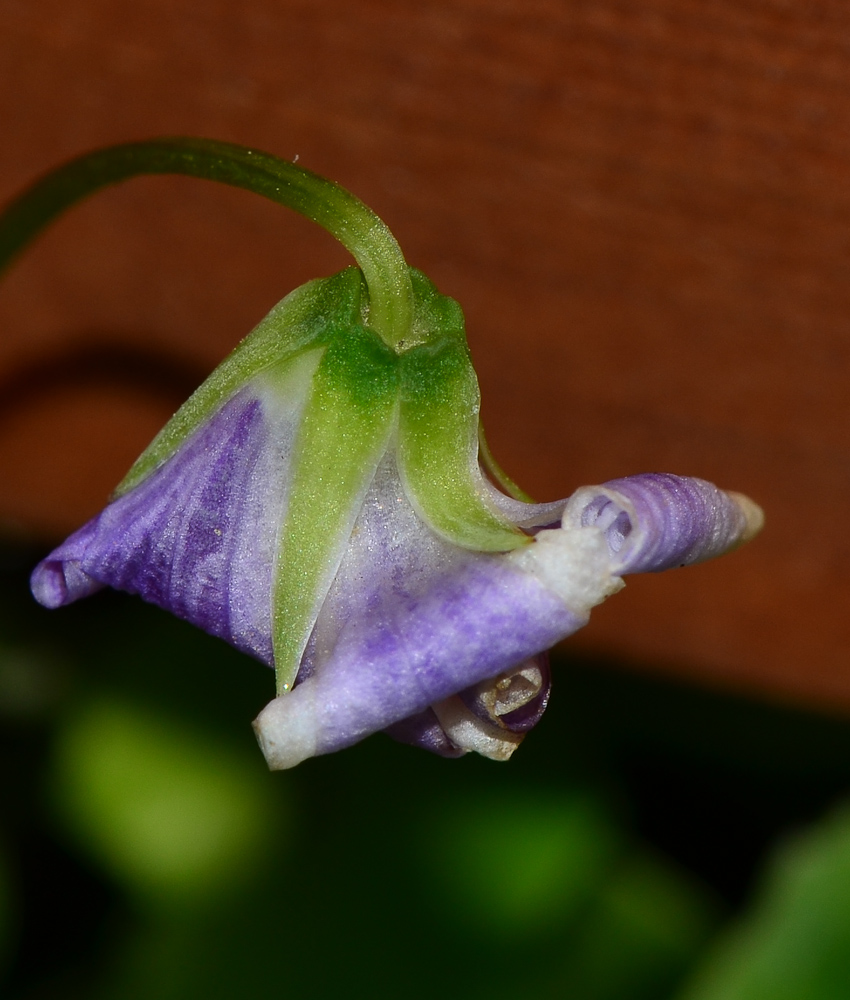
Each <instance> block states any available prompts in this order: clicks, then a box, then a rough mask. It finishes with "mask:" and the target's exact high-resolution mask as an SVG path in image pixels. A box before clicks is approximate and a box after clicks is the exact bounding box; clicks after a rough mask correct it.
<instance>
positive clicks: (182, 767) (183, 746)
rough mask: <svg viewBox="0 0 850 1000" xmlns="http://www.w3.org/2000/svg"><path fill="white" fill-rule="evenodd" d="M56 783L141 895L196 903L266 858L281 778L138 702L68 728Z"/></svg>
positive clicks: (82, 837) (91, 705)
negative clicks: (273, 777) (276, 779)
mask: <svg viewBox="0 0 850 1000" xmlns="http://www.w3.org/2000/svg"><path fill="white" fill-rule="evenodd" d="M52 791H53V796H54V800H55V802H56V804H57V806H58V808H59V813H60V816H61V817H62V819H63V821H64V823H65V825H66V826H67V827H68V828H69V829H70V830H71V831H72V832H73V834H74V835H75V837H76V839H77V840H78V842H79V843H80V844H81V846H83V847H84V849H85V850H86V851H87V852H88V853H89V854H90V855H92V856H93V857H94V858H95V859H96V860H97V861H99V862H100V863H101V864H103V865H104V866H105V867H106V869H107V870H108V871H109V872H110V873H111V874H112V876H113V877H114V878H116V879H117V880H118V881H119V882H120V883H121V884H123V885H124V886H125V888H127V889H128V890H129V891H130V892H131V893H132V894H134V895H135V896H136V897H137V898H139V899H142V900H146V901H151V902H154V903H185V902H198V901H201V900H205V899H207V898H208V897H209V896H210V895H215V894H216V893H218V892H219V891H220V890H222V889H225V888H228V887H230V886H232V885H234V884H237V883H239V882H240V881H243V880H244V879H245V878H246V877H247V876H249V875H250V874H251V873H253V872H254V871H256V870H257V869H258V867H259V866H261V865H262V864H263V862H264V860H265V858H266V856H267V849H268V847H269V841H270V837H271V835H272V833H274V834H275V836H278V829H279V825H280V824H279V823H278V822H277V815H276V812H277V810H276V806H277V803H278V799H279V793H280V792H281V791H282V788H281V783H280V782H276V783H275V784H274V786H273V785H272V784H271V778H270V777H269V775H267V774H266V773H265V772H264V771H263V769H262V768H261V767H260V765H259V764H256V762H254V763H253V764H252V762H251V761H249V760H244V759H243V758H242V756H241V755H240V754H238V753H234V752H233V751H231V750H230V749H229V748H228V747H227V746H226V745H222V744H221V743H219V742H217V741H214V740H212V739H210V738H209V737H206V736H204V735H202V734H201V733H199V732H194V731H192V730H191V729H188V728H186V727H185V726H184V725H183V724H181V723H180V722H178V721H176V720H172V719H169V718H167V717H164V716H161V715H159V714H155V713H153V712H151V711H149V710H147V709H145V708H143V707H141V706H139V705H137V704H134V703H133V702H131V701H120V700H117V699H109V700H106V699H101V700H92V701H90V702H88V703H84V704H81V705H79V706H78V707H77V708H76V710H75V711H74V712H73V713H72V714H71V715H70V717H69V718H68V719H67V721H66V723H65V725H64V726H63V727H62V729H61V731H60V733H59V736H58V739H57V743H56V747H55V760H54V769H53V775H52Z"/></svg>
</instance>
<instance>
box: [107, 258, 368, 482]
mask: <svg viewBox="0 0 850 1000" xmlns="http://www.w3.org/2000/svg"><path fill="white" fill-rule="evenodd" d="M361 297H362V276H361V274H360V271H359V270H358V269H357V268H356V267H349V268H346V269H345V270H344V271H341V272H340V273H339V274H336V275H334V276H333V277H332V278H321V279H319V280H317V281H309V282H307V284H306V285H302V286H301V287H300V288H296V289H295V290H294V291H293V292H290V294H289V295H287V296H286V298H285V299H283V300H282V301H281V302H279V303H278V304H277V305H276V306H275V307H274V309H272V311H271V312H270V313H269V314H268V316H266V317H265V319H263V320H262V321H261V322H260V323H259V324H258V325H257V326H256V327H254V329H253V330H252V331H251V332H250V333H249V334H248V336H247V337H245V339H244V340H242V341H241V343H240V344H239V345H238V346H237V347H236V348H235V350H233V351H232V352H231V354H229V355H228V357H227V358H225V360H224V361H223V362H222V363H221V364H220V365H219V366H218V368H216V370H215V371H214V372H213V373H212V375H210V377H209V378H208V379H207V380H206V381H205V382H204V383H203V385H201V386H200V387H199V388H198V389H197V390H196V391H195V392H194V393H193V394H192V395H191V396H190V397H189V399H187V400H186V402H185V403H184V404H183V405H182V406H181V407H180V409H179V410H178V411H177V412H176V413H175V414H174V416H173V417H172V418H171V420H169V421H168V423H167V424H166V425H165V427H163V429H162V430H161V431H160V432H159V434H157V436H156V437H155V438H154V439H153V441H151V443H150V444H149V445H148V447H147V448H146V449H145V450H144V452H142V454H141V455H140V456H139V458H138V459H137V460H136V462H135V464H134V465H133V467H132V468H131V469H130V471H129V472H128V473H127V475H126V476H125V477H124V479H123V480H122V481H121V483H120V484H119V485H118V487H117V489H116V490H115V496H121V495H122V494H124V493H127V492H128V491H129V490H131V489H133V488H134V487H135V486H138V485H139V483H140V482H142V480H144V479H146V478H147V477H148V476H149V475H150V474H151V473H152V472H154V471H155V470H156V469H158V468H159V467H160V466H161V465H163V463H165V462H166V461H167V460H168V459H169V458H170V457H171V456H172V455H173V454H174V452H175V451H177V449H178V448H179V447H180V445H181V444H182V443H183V442H184V441H185V440H186V439H187V438H188V437H189V436H190V435H191V434H192V433H193V432H194V431H195V430H197V428H198V427H200V425H201V424H202V423H204V421H206V420H208V419H209V418H210V417H211V416H212V415H213V413H215V411H216V410H218V409H219V408H220V407H221V406H223V405H224V404H225V403H226V402H227V400H228V399H230V398H231V396H232V395H233V394H234V393H235V392H237V391H238V390H239V389H240V388H242V386H243V385H245V384H246V383H247V382H248V381H249V380H250V379H252V378H253V377H255V376H256V375H259V374H260V373H262V372H263V371H265V370H266V369H269V368H272V367H274V366H278V365H280V364H284V363H285V362H286V361H287V360H288V359H290V358H294V357H295V355H297V354H299V353H300V352H302V351H304V350H307V349H310V348H317V347H320V346H322V345H323V344H325V343H327V342H328V340H329V338H330V337H331V336H333V335H334V333H335V332H336V331H338V330H339V329H340V328H345V329H347V328H348V327H350V326H351V325H352V324H356V323H358V322H359V319H360V303H361Z"/></svg>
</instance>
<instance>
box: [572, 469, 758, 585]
mask: <svg viewBox="0 0 850 1000" xmlns="http://www.w3.org/2000/svg"><path fill="white" fill-rule="evenodd" d="M563 524H564V526H565V527H566V526H572V527H590V526H596V527H598V528H601V529H602V530H603V531H604V532H605V534H606V537H607V539H608V546H609V548H610V551H611V559H612V564H611V565H612V570H613V572H615V573H618V574H625V573H656V572H659V571H661V570H665V569H671V568H673V567H675V566H688V565H691V564H692V563H697V562H702V561H703V560H705V559H712V558H714V557H715V556H719V555H722V554H723V553H724V552H729V551H731V550H732V549H735V548H737V547H738V546H739V545H742V544H743V543H744V542H746V541H749V539H750V538H752V537H753V536H754V535H756V534H758V532H759V531H760V530H761V527H762V525H763V524H764V514H763V513H762V511H761V508H760V507H758V506H757V505H756V504H754V503H753V501H752V500H750V499H749V497H745V496H743V495H742V494H740V493H725V492H724V491H723V490H720V489H718V488H717V487H716V486H714V485H713V484H712V483H708V482H706V481H705V480H703V479H691V478H686V477H683V476H674V475H671V474H669V473H647V474H644V475H638V476H627V477H625V478H624V479H612V480H610V481H609V482H607V483H604V484H603V485H602V486H585V487H582V488H581V489H580V490H577V491H576V492H575V493H574V494H573V496H572V497H570V499H569V502H568V503H567V506H566V510H565V511H564V519H563Z"/></svg>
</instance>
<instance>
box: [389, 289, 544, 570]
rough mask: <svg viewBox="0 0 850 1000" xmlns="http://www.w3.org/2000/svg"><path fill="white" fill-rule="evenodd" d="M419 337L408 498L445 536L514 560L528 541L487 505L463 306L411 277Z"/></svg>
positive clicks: (410, 379)
mask: <svg viewBox="0 0 850 1000" xmlns="http://www.w3.org/2000/svg"><path fill="white" fill-rule="evenodd" d="M411 278H412V279H413V288H414V302H415V306H414V326H413V328H414V330H416V329H417V327H420V328H421V327H425V328H430V335H429V336H428V337H427V339H426V338H422V339H423V340H425V342H424V343H420V344H419V345H418V346H416V347H413V348H411V349H410V350H409V351H406V352H405V353H404V354H402V355H401V358H400V364H401V407H400V413H399V435H398V438H399V444H398V464H399V472H400V473H401V477H402V481H403V483H404V488H405V492H406V493H407V495H408V498H409V499H410V500H411V502H412V503H413V505H414V506H415V507H416V509H417V511H418V513H419V514H420V516H421V517H422V519H423V520H424V521H426V522H427V523H428V524H429V525H430V526H431V527H432V528H433V529H434V531H436V532H437V533H438V534H440V535H442V536H443V537H444V538H446V539H448V540H449V541H450V542H453V543H454V544H455V545H459V546H461V547H463V548H468V549H476V550H479V551H486V552H506V551H509V550H510V549H515V548H518V547H519V546H521V545H524V544H525V543H526V542H527V541H528V537H527V536H526V535H524V534H523V533H522V532H521V531H519V529H518V528H516V527H515V526H514V525H513V524H511V522H510V521H508V520H507V519H506V518H504V517H503V516H502V515H501V514H500V513H499V512H498V511H497V510H496V509H495V507H493V506H492V505H491V504H490V503H489V501H488V499H487V495H486V494H487V488H486V485H485V483H484V480H483V477H482V475H481V470H480V468H479V465H478V414H479V409H480V404H481V396H480V393H479V390H478V379H477V378H476V375H475V369H474V368H473V367H472V361H471V360H470V357H469V349H468V347H467V344H466V335H465V333H464V327H463V313H462V312H461V309H460V307H459V306H458V304H457V303H456V302H455V301H454V300H453V299H450V298H447V297H446V296H443V295H439V294H438V293H437V291H436V289H435V288H434V286H433V285H432V284H431V282H430V281H428V279H427V278H425V276H424V275H422V274H420V273H419V272H415V271H413V270H411Z"/></svg>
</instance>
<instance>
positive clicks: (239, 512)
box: [31, 351, 321, 665]
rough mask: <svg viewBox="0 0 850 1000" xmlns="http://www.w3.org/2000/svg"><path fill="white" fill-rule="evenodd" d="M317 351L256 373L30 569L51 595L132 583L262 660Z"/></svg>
mask: <svg viewBox="0 0 850 1000" xmlns="http://www.w3.org/2000/svg"><path fill="white" fill-rule="evenodd" d="M320 353H321V352H318V351H314V352H310V353H308V354H306V355H304V356H302V357H301V358H300V359H299V360H297V361H296V362H295V363H294V364H293V365H292V368H291V370H290V371H289V373H288V374H287V375H286V376H284V377H283V381H285V384H284V386H283V390H284V391H281V388H280V383H281V379H278V382H277V385H275V387H274V388H269V387H268V386H267V385H266V383H265V381H264V378H263V377H262V376H258V377H257V378H255V379H254V380H253V381H252V382H251V383H250V384H249V385H248V386H246V387H245V388H244V389H242V390H240V391H239V392H238V393H236V395H235V396H233V397H232V398H231V399H230V400H229V401H228V402H226V403H225V404H224V405H223V406H222V407H221V408H220V409H219V410H218V411H217V412H216V413H215V414H214V415H213V416H212V417H211V418H210V419H209V420H208V421H207V422H206V423H205V424H204V425H202V426H201V427H200V428H199V429H198V430H197V431H196V432H195V433H194V434H193V435H192V436H191V437H190V438H189V439H188V440H187V441H186V442H185V443H184V445H183V446H182V447H181V448H180V449H179V450H178V451H177V452H176V453H175V455H174V456H173V457H172V458H171V459H169V461H167V462H166V463H165V464H164V465H163V466H162V468H160V469H158V470H157V471H156V472H153V473H152V474H151V475H150V476H148V478H147V479H145V480H143V481H142V482H141V483H140V484H139V485H138V486H137V487H135V488H134V489H133V490H131V491H130V492H129V493H127V494H125V495H123V496H121V497H119V498H118V499H117V500H115V501H113V502H112V503H110V504H109V505H108V506H107V507H105V508H104V510H103V511H101V513H100V514H99V515H98V516H97V517H96V518H94V519H93V520H92V521H90V522H89V523H88V524H86V525H85V526H84V527H83V528H81V529H80V530H79V531H77V532H75V533H74V534H73V535H71V536H70V537H69V538H68V539H67V540H66V541H65V542H64V543H63V544H62V545H60V546H59V547H58V548H57V549H56V550H55V551H54V552H52V553H51V554H50V555H49V556H48V557H47V558H46V559H45V560H44V561H43V562H41V563H40V564H39V565H38V566H37V567H36V569H35V571H34V572H33V575H32V580H31V585H32V590H33V594H34V595H35V597H36V599H37V600H40V601H41V602H42V603H45V604H47V606H49V607H57V606H59V605H60V604H68V603H70V602H72V601H75V600H78V599H79V598H81V597H85V596H87V595H88V594H89V593H92V592H93V591H94V590H96V589H99V588H100V587H101V586H110V587H114V588H116V589H117V590H125V591H128V592H129V593H133V594H138V595H139V596H141V597H142V598H144V599H145V600H146V601H149V602H151V603H152V604H157V605H159V606H160V607H163V608H166V609H167V610H169V611H171V612H172V613H174V614H175V615H177V616H178V617H180V618H184V619H186V620H187V621H190V622H192V623H193V624H195V625H197V626H199V627H200V628H202V629H204V630H205V631H207V632H209V633H211V634H212V635H216V636H219V637H220V638H222V639H225V640H226V641H228V642H230V643H232V644H233V645H234V646H236V647H237V648H238V649H241V650H243V651H244V652H247V653H249V654H250V655H252V656H255V657H257V658H258V659H260V660H262V661H264V662H265V663H268V664H269V665H271V664H272V662H273V659H272V646H271V591H272V580H273V566H274V559H275V553H276V549H277V536H278V532H279V530H280V524H281V522H282V520H283V514H284V511H285V505H286V497H287V488H288V482H289V475H288V470H289V462H290V457H291V452H292V445H293V441H294V437H295V432H296V430H297V428H298V425H299V422H300V416H301V412H302V410H303V407H304V404H305V400H306V394H307V391H308V389H309V384H310V378H311V376H312V372H313V371H314V370H315V366H316V364H317V363H318V360H319V356H320Z"/></svg>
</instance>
